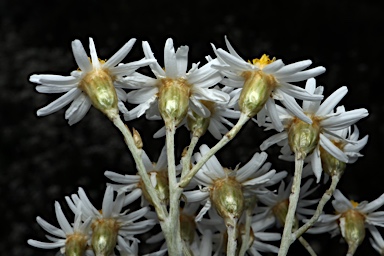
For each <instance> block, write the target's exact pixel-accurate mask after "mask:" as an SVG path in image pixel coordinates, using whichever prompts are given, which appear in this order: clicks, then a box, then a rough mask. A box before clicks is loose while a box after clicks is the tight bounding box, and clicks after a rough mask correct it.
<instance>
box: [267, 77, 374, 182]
mask: <svg viewBox="0 0 384 256" xmlns="http://www.w3.org/2000/svg"><path fill="white" fill-rule="evenodd" d="M305 89H306V90H307V91H308V92H310V93H313V94H315V95H320V94H322V93H323V87H322V86H319V87H316V81H315V79H313V78H312V79H308V81H307V83H306V87H305ZM347 92H348V89H347V87H345V86H343V87H341V88H339V89H338V90H336V91H335V92H333V93H332V94H331V95H330V96H329V97H328V98H327V99H326V100H324V101H323V102H322V103H320V102H319V101H303V104H302V108H301V107H300V106H299V105H298V104H297V103H296V101H295V99H294V98H293V97H291V96H289V95H285V96H284V100H283V101H282V103H283V104H284V105H285V106H290V108H289V109H285V108H282V107H280V106H276V107H277V108H276V109H277V114H278V115H277V116H270V117H269V118H267V119H266V121H271V122H272V123H265V124H264V125H265V126H266V127H267V129H271V128H273V127H275V124H276V121H273V120H280V122H281V123H282V125H283V127H284V129H285V130H284V131H283V132H280V133H278V134H275V135H273V136H271V137H270V138H268V139H267V140H265V141H264V142H263V143H262V144H261V145H260V149H261V150H266V149H267V148H269V147H270V146H271V145H273V144H276V143H278V144H279V145H281V146H282V149H281V153H282V155H285V156H287V155H288V156H289V155H291V154H292V152H293V151H294V150H293V149H292V147H296V146H295V145H293V144H292V143H290V142H289V141H290V136H291V137H292V136H294V135H295V134H297V133H296V132H300V131H298V130H297V129H296V127H299V128H300V125H302V124H303V121H301V120H304V118H309V119H311V120H312V122H311V123H312V124H311V125H310V126H308V125H307V126H305V128H310V129H312V130H313V132H312V134H311V136H313V137H314V138H311V139H312V140H313V142H314V143H315V145H314V148H313V149H312V150H313V153H312V152H310V153H309V154H310V155H308V158H309V161H310V162H311V165H312V169H313V172H314V173H315V175H316V177H317V182H318V181H319V180H320V177H321V173H322V165H321V158H320V154H321V151H320V149H321V148H322V149H324V150H325V151H326V152H328V153H329V154H330V155H332V156H333V157H335V158H336V159H338V160H340V161H341V162H344V163H348V162H349V161H352V162H353V161H355V159H356V157H358V156H359V155H358V154H357V153H358V151H359V150H360V149H361V148H362V147H363V146H364V145H365V144H366V141H367V139H368V137H365V138H363V139H361V140H359V141H357V137H356V136H358V130H355V133H354V134H351V135H350V136H349V137H348V139H347V140H346V139H345V138H344V137H343V136H345V134H347V133H346V131H348V129H349V127H350V126H351V125H353V124H354V123H356V122H357V121H359V120H360V119H362V118H364V117H366V116H368V111H367V110H366V109H364V108H361V109H355V110H351V111H345V109H344V107H338V108H337V109H336V113H335V112H334V111H333V110H334V108H335V107H336V105H337V104H338V103H339V102H340V101H341V99H342V98H343V97H344V96H345V95H346V93H347ZM300 119H301V120H300ZM345 129H347V130H345ZM330 136H331V139H330ZM335 139H336V140H337V141H338V142H337V143H336V144H337V145H335V144H334V143H333V142H332V140H333V141H335ZM341 142H342V143H341ZM348 142H349V143H350V144H351V145H349V146H347V144H348ZM343 149H344V150H345V151H344V150H343ZM311 153H312V154H311ZM348 155H349V156H350V157H348ZM282 158H283V159H289V158H292V157H291V156H290V157H288V158H287V157H284V156H283V157H282Z"/></svg>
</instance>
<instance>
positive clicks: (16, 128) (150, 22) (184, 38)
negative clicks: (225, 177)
mask: <svg viewBox="0 0 384 256" xmlns="http://www.w3.org/2000/svg"><path fill="white" fill-rule="evenodd" d="M378 2H379V1H373V0H371V1H346V0H343V1H281V2H278V1H277V2H276V1H233V2H219V1H217V2H209V1H201V2H200V1H190V2H188V3H181V2H176V1H175V2H171V1H156V2H150V1H146V2H144V1H122V0H120V1H108V2H107V1H103V2H98V1H52V0H51V1H4V0H2V1H1V2H0V125H1V129H0V174H1V175H0V193H1V201H0V212H1V226H0V230H1V231H0V236H1V239H0V254H2V255H24V256H28V255H54V254H55V251H54V250H53V251H50V250H48V251H45V250H40V249H35V248H32V247H30V246H28V245H27V243H26V241H27V239H29V238H33V239H36V240H40V241H43V240H45V238H44V231H43V230H42V229H41V228H40V227H39V226H38V225H37V224H36V221H35V218H36V216H41V217H43V218H44V219H46V220H47V221H48V222H50V223H52V224H54V225H57V222H56V219H55V215H54V208H53V203H54V201H55V200H58V201H59V202H61V203H62V205H64V204H65V201H64V196H67V195H70V194H71V193H74V192H76V191H77V189H78V187H79V186H82V187H83V188H84V189H85V190H86V192H87V193H88V195H89V197H90V198H91V200H92V201H93V202H94V204H95V205H98V206H101V200H102V196H103V193H104V188H105V182H106V181H107V179H106V178H105V177H104V176H103V173H104V171H105V170H111V171H116V172H120V173H127V172H131V173H134V165H133V164H132V159H131V156H130V154H129V152H128V151H127V149H126V147H125V144H124V141H123V140H122V138H121V135H120V134H119V132H118V131H117V129H116V128H115V127H114V126H113V125H112V124H111V123H110V122H109V121H108V119H107V118H105V117H104V116H103V115H102V114H101V113H99V112H97V111H96V110H95V109H91V110H90V112H89V113H88V114H87V115H86V117H85V118H84V119H83V120H82V121H81V122H80V123H78V124H76V125H74V126H72V127H70V126H69V125H68V124H67V122H66V120H65V119H64V111H65V109H66V108H64V109H62V110H61V111H59V112H57V113H55V114H52V115H49V116H47V117H43V118H40V117H37V116H36V110H37V109H39V108H41V107H43V106H45V105H46V104H48V103H49V102H51V101H52V100H54V99H56V98H57V97H58V95H43V94H39V93H37V92H36V91H35V89H34V85H33V84H31V83H30V82H28V77H29V76H30V75H31V74H34V73H37V74H61V75H67V74H69V72H70V71H72V70H73V69H76V68H77V66H76V63H75V61H74V59H73V56H72V51H71V47H70V45H71V41H72V40H74V39H80V40H81V41H82V42H83V44H84V45H85V47H86V49H88V47H87V46H88V37H93V38H94V40H95V43H96V49H97V51H98V54H99V57H100V58H102V59H106V58H109V57H110V56H111V55H112V54H113V53H115V52H116V51H117V50H118V49H119V48H120V47H121V46H122V45H123V44H124V43H125V42H127V41H128V40H129V39H130V38H133V37H135V38H137V39H138V40H137V42H136V44H135V46H134V48H133V49H132V51H131V53H130V54H129V56H128V57H127V58H126V59H125V61H126V62H128V61H133V60H138V59H140V58H142V57H143V53H142V49H141V41H142V40H146V41H149V43H150V45H151V47H152V50H153V51H154V52H155V56H156V57H157V58H158V60H159V63H163V59H162V58H163V47H164V43H165V40H166V39H167V38H168V37H172V38H173V39H174V43H175V46H176V47H178V46H180V45H188V46H189V47H190V52H189V59H190V62H189V63H191V62H198V61H201V63H202V64H203V63H205V60H204V56H206V55H208V54H210V55H212V54H213V53H212V50H211V48H210V45H209V44H210V43H214V44H215V45H216V47H223V48H225V44H224V35H227V36H228V38H229V40H230V41H231V42H232V44H233V46H234V47H235V48H236V49H237V50H238V52H239V53H240V54H241V56H243V57H244V58H245V59H253V58H256V57H260V56H261V55H262V54H263V53H266V54H269V55H270V56H271V57H273V56H276V57H277V58H281V59H283V60H284V63H286V64H289V63H292V62H295V61H299V60H303V59H311V60H312V61H313V65H312V67H314V66H324V67H325V68H326V69H327V72H326V73H325V74H323V75H321V76H319V77H318V78H317V81H318V84H320V85H323V86H325V93H324V94H325V96H328V95H330V94H331V93H332V92H333V91H334V90H336V89H337V88H339V87H340V86H343V85H345V86H347V87H348V88H349V92H348V94H347V95H346V97H345V98H344V99H343V101H342V102H341V104H344V105H345V106H346V109H347V110H351V109H355V108H361V107H364V108H367V109H368V111H369V112H370V115H369V117H368V118H365V119H363V120H361V121H360V122H359V123H358V127H359V129H360V131H361V136H363V135H365V134H369V136H370V139H369V142H368V144H367V146H366V147H365V148H364V149H363V150H362V153H363V154H364V155H365V156H364V157H363V158H361V159H359V160H358V161H357V163H355V164H353V165H348V167H347V170H346V173H345V175H344V176H343V179H342V181H341V183H340V185H339V188H340V190H341V191H342V192H343V193H344V194H345V195H347V196H349V197H350V198H351V199H354V200H357V201H362V200H369V201H371V200H373V199H376V198H377V197H378V196H380V195H381V194H382V193H383V192H384V189H383V185H382V184H383V176H384V175H383V171H382V165H381V163H382V153H383V142H384V141H383V135H384V134H383V132H384V127H383V123H384V122H383V118H382V115H383V111H384V108H383V99H382V94H381V91H382V90H381V87H382V70H383V68H384V66H383V64H382V60H383V57H384V56H383V45H384V39H383V37H382V33H383V25H384V23H383V21H384V20H383V14H382V13H383V8H381V7H380V6H379V5H378V4H377V3H378ZM147 71H148V70H143V72H147ZM144 121H145V120H143V119H139V120H135V121H132V122H130V123H129V125H130V126H131V127H135V128H136V129H138V130H139V132H140V133H141V134H142V136H143V140H144V149H145V150H146V151H147V153H148V155H149V156H150V158H151V159H153V160H154V161H156V160H157V157H158V154H159V152H160V149H161V147H162V145H163V144H162V143H164V140H163V139H156V140H155V139H152V137H151V135H152V134H153V133H154V132H155V131H157V129H158V128H160V127H161V126H162V124H161V122H159V121H158V122H155V121H145V122H144ZM272 134H273V132H269V133H264V132H263V131H262V130H260V129H259V128H258V127H256V125H255V124H253V123H249V124H247V125H246V127H245V129H244V130H243V131H242V132H241V133H240V134H239V138H237V139H236V140H235V141H233V142H231V143H230V144H229V145H227V146H226V147H225V148H224V149H223V150H222V151H221V152H220V153H219V154H218V155H217V156H218V158H219V159H220V161H221V162H222V164H223V166H228V167H232V168H234V167H235V165H236V164H237V163H239V162H241V163H245V162H246V161H248V160H249V159H250V157H251V156H252V155H253V154H254V153H255V152H258V151H259V148H258V146H259V144H260V143H261V142H262V141H263V140H264V139H265V138H267V137H268V136H269V135H272ZM185 138H188V133H187V132H186V131H185V129H180V130H179V131H178V134H177V138H176V140H177V142H178V143H179V144H178V145H179V146H178V147H177V154H178V155H179V154H180V152H181V151H182V149H183V147H184V146H186V144H185ZM205 142H206V143H207V144H208V145H210V146H212V145H213V143H214V142H215V140H213V139H212V137H211V136H210V135H207V136H206V138H205ZM278 150H279V149H278V148H277V147H273V148H271V149H270V150H269V151H268V153H270V157H269V159H268V160H269V161H271V162H273V164H274V165H273V167H274V168H276V169H277V170H282V168H287V169H289V168H291V167H292V165H291V164H287V163H285V162H282V161H280V160H275V157H276V154H277V152H278ZM322 189H325V188H322ZM322 191H324V190H322ZM328 207H329V205H328ZM327 209H329V210H330V211H332V208H331V207H329V208H327ZM66 210H67V209H66ZM68 213H69V212H68ZM330 213H331V212H330ZM68 216H70V215H68ZM367 235H369V234H368V233H367ZM306 238H307V239H308V240H310V241H311V243H312V245H313V246H314V248H315V250H317V251H318V253H319V255H345V253H346V244H345V243H340V242H339V240H340V238H339V237H336V238H332V239H331V238H330V236H329V235H328V234H326V235H323V236H319V237H318V238H317V239H316V237H314V236H311V235H306ZM290 252H291V253H290V255H297V254H299V253H300V255H301V254H302V253H305V252H304V251H303V250H302V249H301V247H300V246H296V245H294V246H293V247H292V249H291V251H290ZM375 253H376V252H374V251H373V249H372V248H371V246H370V244H369V242H368V237H367V238H366V240H365V241H364V243H363V245H362V246H361V248H359V249H358V251H357V253H356V255H371V254H375ZM303 255H304V254H303Z"/></svg>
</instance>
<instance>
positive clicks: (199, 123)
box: [187, 112, 210, 137]
mask: <svg viewBox="0 0 384 256" xmlns="http://www.w3.org/2000/svg"><path fill="white" fill-rule="evenodd" d="M209 121H210V118H209V117H207V118H204V117H201V116H199V115H198V114H196V113H195V112H192V116H190V115H188V117H187V125H188V129H189V130H190V131H191V133H192V135H193V136H195V137H201V136H203V135H204V134H205V132H206V131H207V129H208V126H209Z"/></svg>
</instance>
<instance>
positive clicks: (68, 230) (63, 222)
mask: <svg viewBox="0 0 384 256" xmlns="http://www.w3.org/2000/svg"><path fill="white" fill-rule="evenodd" d="M55 212H56V218H57V221H58V222H59V225H60V227H61V229H62V230H63V231H64V233H65V234H66V235H68V234H72V233H73V228H72V226H71V224H69V222H68V220H67V218H66V217H65V216H64V213H63V210H62V209H61V206H60V204H59V202H57V201H56V202H55Z"/></svg>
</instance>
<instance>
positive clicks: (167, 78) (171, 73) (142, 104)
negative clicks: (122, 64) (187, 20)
mask: <svg viewBox="0 0 384 256" xmlns="http://www.w3.org/2000/svg"><path fill="white" fill-rule="evenodd" d="M143 50H144V54H145V56H146V58H147V59H148V60H154V59H155V58H154V55H153V53H152V50H151V48H150V46H149V44H148V42H143ZM188 50H189V48H188V46H181V47H179V48H178V49H177V50H176V51H175V49H174V46H173V40H172V39H171V38H169V39H167V41H166V43H165V47H164V65H165V68H164V69H162V68H161V66H160V65H159V64H158V63H157V62H155V63H152V64H150V67H151V70H152V72H153V73H154V75H155V76H156V78H151V77H146V76H144V75H141V74H137V75H136V76H134V77H130V78H127V79H125V82H126V85H125V86H126V88H129V89H138V90H135V91H132V92H129V93H128V95H127V97H128V101H129V102H130V103H133V104H139V105H138V106H137V107H135V108H134V109H132V110H131V111H129V112H128V111H127V112H126V113H125V119H126V120H131V119H134V118H137V117H140V116H141V115H143V114H144V113H147V118H149V119H157V118H158V117H160V116H161V117H162V118H163V119H164V121H165V123H166V124H167V123H169V122H172V123H174V125H175V126H177V125H178V124H179V123H180V122H181V121H182V120H183V119H184V118H185V116H186V115H187V112H188V110H189V109H192V110H193V111H194V112H196V113H197V114H198V115H199V116H202V117H208V116H209V115H210V111H209V109H208V108H207V107H206V106H205V105H204V104H203V103H201V101H200V100H206V101H212V102H218V103H226V102H228V101H229V96H228V94H226V93H225V92H222V91H220V90H217V89H209V87H213V86H214V85H216V84H217V83H218V82H220V81H221V79H222V76H221V74H220V73H219V72H218V71H217V70H216V69H213V68H211V65H212V63H215V62H216V60H212V61H210V62H208V63H207V64H205V65H204V66H203V67H201V68H199V63H197V64H192V68H191V69H190V70H189V71H188V72H187V66H188Z"/></svg>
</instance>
